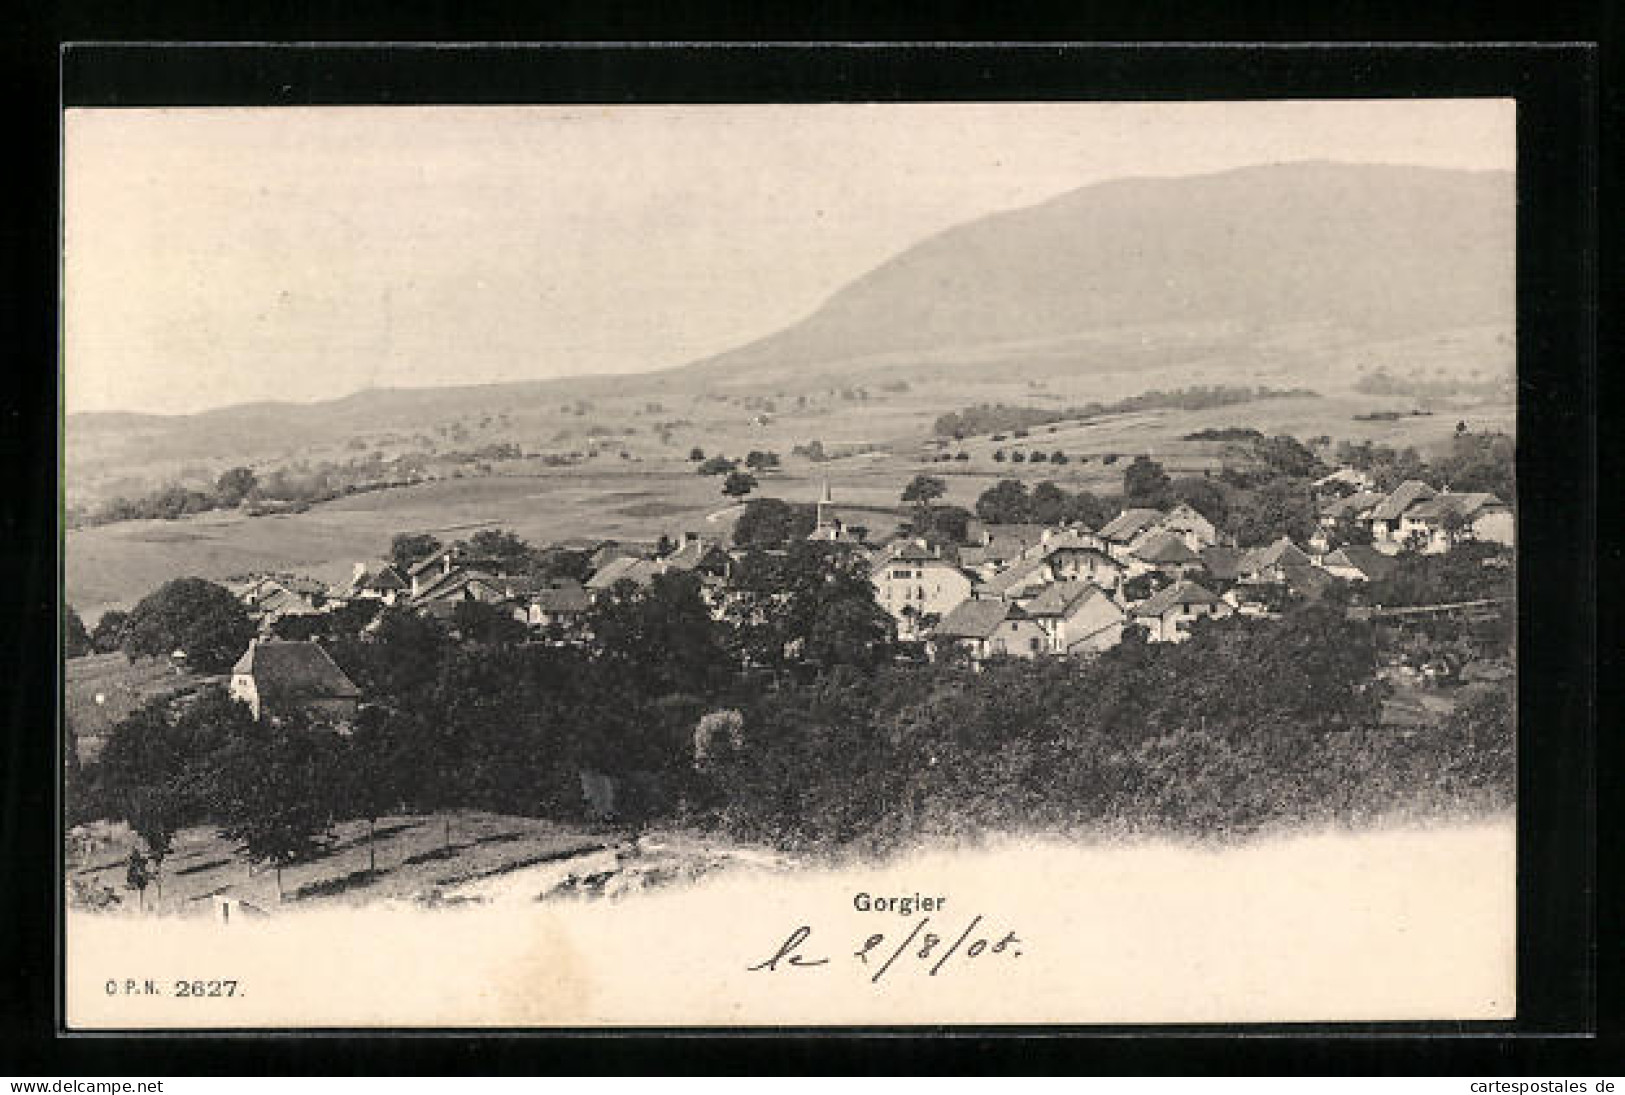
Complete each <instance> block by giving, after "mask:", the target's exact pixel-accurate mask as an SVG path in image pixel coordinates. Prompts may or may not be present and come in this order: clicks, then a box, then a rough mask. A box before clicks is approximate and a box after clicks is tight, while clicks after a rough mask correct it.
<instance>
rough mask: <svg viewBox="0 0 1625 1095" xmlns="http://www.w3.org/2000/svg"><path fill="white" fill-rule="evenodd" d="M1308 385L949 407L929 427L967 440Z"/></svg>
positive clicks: (1283, 394) (1298, 392)
mask: <svg viewBox="0 0 1625 1095" xmlns="http://www.w3.org/2000/svg"><path fill="white" fill-rule="evenodd" d="M1317 394H1318V393H1316V392H1314V391H1311V390H1309V389H1308V388H1270V387H1265V386H1262V385H1261V386H1257V387H1253V386H1250V385H1245V384H1242V385H1227V384H1215V385H1205V384H1202V385H1195V386H1192V387H1186V388H1177V389H1173V390H1171V391H1160V390H1158V391H1149V392H1142V393H1141V394H1139V395H1134V396H1129V397H1128V398H1126V399H1119V400H1117V401H1115V402H1112V403H1101V402H1092V403H1085V404H1083V405H1082V406H1079V407H1069V408H1065V409H1048V408H1043V407H1011V406H1006V405H1005V404H1003V403H994V404H988V403H984V404H981V405H980V406H976V407H967V408H966V409H965V410H962V411H951V412H949V413H948V414H945V415H942V416H941V417H940V418H938V419H937V420H936V423H935V424H934V425H933V427H932V429H933V430H934V431H935V433H936V434H937V435H938V436H941V437H953V438H965V437H972V436H976V435H978V434H987V433H999V432H1015V431H1017V430H1030V429H1032V428H1033V427H1035V426H1047V425H1049V424H1051V423H1054V422H1063V421H1067V420H1070V419H1079V418H1096V417H1099V416H1100V415H1106V414H1126V413H1129V412H1132V411H1149V410H1162V409H1167V408H1171V409H1176V410H1185V411H1201V410H1208V409H1211V408H1214V407H1228V406H1232V405H1234V404H1237V403H1251V402H1255V401H1257V400H1260V399H1285V398H1291V397H1299V396H1314V395H1317Z"/></svg>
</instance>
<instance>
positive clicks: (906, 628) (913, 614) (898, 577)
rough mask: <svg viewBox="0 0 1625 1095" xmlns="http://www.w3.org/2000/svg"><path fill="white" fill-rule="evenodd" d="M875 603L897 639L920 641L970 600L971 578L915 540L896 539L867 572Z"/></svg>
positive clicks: (953, 563) (955, 565)
mask: <svg viewBox="0 0 1625 1095" xmlns="http://www.w3.org/2000/svg"><path fill="white" fill-rule="evenodd" d="M869 580H870V582H871V583H872V584H873V585H874V587H875V602H876V603H877V604H879V605H880V607H881V608H883V609H885V610H886V612H887V613H888V614H889V615H890V616H891V618H892V619H893V620H895V621H896V622H897V637H898V638H900V639H902V640H904V641H911V640H915V639H919V638H922V637H923V636H924V634H925V632H926V631H928V630H929V629H930V627H931V626H932V624H933V623H934V622H935V621H938V620H941V619H943V618H945V617H946V616H947V615H948V613H950V612H952V611H953V610H954V609H955V608H957V607H958V606H959V605H961V604H963V603H964V602H965V601H967V600H969V599H970V595H971V586H972V578H971V576H970V575H969V574H967V573H966V572H965V571H964V570H963V569H961V568H960V566H959V565H958V564H957V563H955V562H953V561H952V560H949V559H945V558H943V557H942V555H941V554H940V553H938V552H937V551H934V550H933V549H931V548H929V547H927V546H926V545H925V543H924V542H923V541H919V540H899V541H897V542H895V543H893V544H891V545H890V546H889V547H888V548H887V549H885V550H884V551H882V552H881V554H880V556H879V557H878V558H877V559H876V560H875V561H874V563H873V564H872V565H871V567H870V569H869Z"/></svg>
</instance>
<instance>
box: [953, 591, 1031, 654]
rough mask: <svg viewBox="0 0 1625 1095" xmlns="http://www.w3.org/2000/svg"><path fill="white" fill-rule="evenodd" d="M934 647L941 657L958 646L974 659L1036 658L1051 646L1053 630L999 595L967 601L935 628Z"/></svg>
mask: <svg viewBox="0 0 1625 1095" xmlns="http://www.w3.org/2000/svg"><path fill="white" fill-rule="evenodd" d="M930 642H931V647H932V649H933V650H934V651H935V652H936V654H937V656H938V657H940V656H941V655H942V654H943V653H944V652H945V651H946V649H947V648H949V647H957V648H958V649H960V650H963V651H964V652H965V653H966V654H968V655H969V656H970V658H971V659H972V660H973V661H985V660H986V659H988V658H995V657H1001V656H1003V657H1012V658H1036V657H1038V656H1039V655H1040V654H1043V653H1045V652H1046V651H1047V650H1048V649H1049V644H1050V638H1049V633H1048V632H1047V631H1046V630H1045V628H1044V626H1043V624H1041V623H1040V622H1039V621H1038V620H1035V619H1033V618H1032V617H1031V616H1029V615H1028V614H1027V613H1026V612H1025V611H1024V610H1023V609H1022V608H1021V606H1020V605H1017V604H1012V603H1011V602H1009V601H1005V600H999V599H995V598H977V599H974V600H969V601H965V602H964V603H963V604H960V605H959V606H957V607H956V608H954V609H953V610H952V611H951V612H949V613H948V614H947V615H946V616H944V617H943V618H942V622H941V623H939V624H937V626H936V627H935V628H933V629H932V631H931V639H930Z"/></svg>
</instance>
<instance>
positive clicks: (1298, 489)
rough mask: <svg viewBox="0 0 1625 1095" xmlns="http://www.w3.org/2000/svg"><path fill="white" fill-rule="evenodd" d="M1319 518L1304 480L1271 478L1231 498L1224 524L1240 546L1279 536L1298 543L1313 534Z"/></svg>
mask: <svg viewBox="0 0 1625 1095" xmlns="http://www.w3.org/2000/svg"><path fill="white" fill-rule="evenodd" d="M1317 520H1318V517H1317V514H1316V510H1315V499H1314V493H1313V491H1312V490H1311V489H1310V487H1309V481H1308V480H1306V479H1272V480H1270V481H1269V482H1267V483H1265V484H1263V485H1262V486H1260V487H1258V488H1256V489H1254V490H1238V491H1236V492H1235V493H1234V494H1233V495H1232V496H1231V498H1230V507H1229V513H1228V514H1227V515H1226V525H1227V527H1228V528H1229V531H1230V533H1231V534H1232V535H1233V536H1235V537H1236V539H1237V540H1238V541H1239V542H1240V543H1242V544H1243V545H1248V546H1251V545H1254V544H1268V543H1271V542H1273V541H1275V540H1277V539H1279V538H1280V537H1282V536H1287V537H1290V538H1291V539H1292V540H1293V541H1295V542H1297V543H1299V544H1301V543H1303V542H1304V541H1305V540H1307V539H1308V538H1309V537H1310V536H1312V535H1313V534H1314V531H1315V525H1316V523H1317Z"/></svg>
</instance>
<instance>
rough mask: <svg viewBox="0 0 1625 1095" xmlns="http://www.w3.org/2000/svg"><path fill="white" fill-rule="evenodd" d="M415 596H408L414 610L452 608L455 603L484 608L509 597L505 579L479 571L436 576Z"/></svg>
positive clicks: (420, 587)
mask: <svg viewBox="0 0 1625 1095" xmlns="http://www.w3.org/2000/svg"><path fill="white" fill-rule="evenodd" d="M419 581H420V585H419V587H418V591H417V593H415V594H414V595H413V596H412V602H411V603H412V606H413V607H414V608H424V607H426V606H429V605H434V604H442V605H444V604H451V605H453V606H455V605H456V603H457V602H459V601H480V602H482V603H484V604H488V605H496V604H502V603H504V602H506V601H508V600H511V599H512V597H511V595H510V594H509V592H508V589H507V587H506V585H505V584H504V583H505V579H502V578H499V577H497V576H496V575H494V574H490V573H487V572H486V571H483V570H473V569H467V570H465V569H462V568H460V567H459V568H456V569H453V570H450V571H448V572H446V573H445V574H441V575H438V576H436V577H434V578H433V580H432V581H429V582H427V583H423V582H422V578H421V576H420V579H419Z"/></svg>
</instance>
